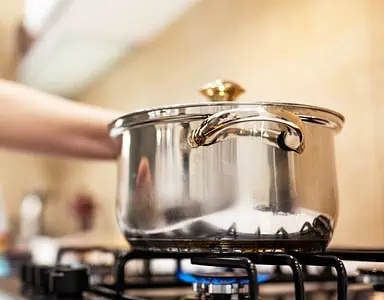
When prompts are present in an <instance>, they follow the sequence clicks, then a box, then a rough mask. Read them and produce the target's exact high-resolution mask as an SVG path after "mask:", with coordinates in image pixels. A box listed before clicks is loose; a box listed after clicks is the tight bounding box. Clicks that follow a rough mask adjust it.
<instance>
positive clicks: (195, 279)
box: [177, 272, 271, 284]
mask: <svg viewBox="0 0 384 300" xmlns="http://www.w3.org/2000/svg"><path fill="white" fill-rule="evenodd" d="M270 277H271V276H270V275H269V274H257V281H258V282H259V283H263V282H266V281H268V280H269V279H270ZM177 278H178V279H180V280H181V281H184V282H187V283H204V284H233V283H238V284H248V283H249V280H248V278H246V277H240V278H236V277H228V278H225V277H215V276H209V275H208V276H206V277H204V276H196V275H193V274H191V273H184V272H178V273H177Z"/></svg>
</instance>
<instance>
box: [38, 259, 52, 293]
mask: <svg viewBox="0 0 384 300" xmlns="http://www.w3.org/2000/svg"><path fill="white" fill-rule="evenodd" d="M53 268H54V267H53V266H44V265H39V266H35V286H34V287H35V291H36V292H38V293H40V294H48V293H49V274H50V272H51V271H52V270H53Z"/></svg>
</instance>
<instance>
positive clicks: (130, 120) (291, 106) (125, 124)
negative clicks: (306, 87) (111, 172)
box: [108, 102, 345, 136]
mask: <svg viewBox="0 0 384 300" xmlns="http://www.w3.org/2000/svg"><path fill="white" fill-rule="evenodd" d="M240 106H241V107H249V108H252V107H255V106H267V107H271V106H272V107H281V108H284V109H287V110H289V111H291V112H293V113H295V114H296V115H298V116H299V117H300V118H301V119H302V121H303V122H306V123H312V124H317V125H321V126H325V127H328V128H332V129H334V130H336V131H337V132H339V131H340V130H341V129H342V127H343V124H344V122H345V118H344V116H343V115H342V114H340V113H338V112H336V111H334V110H331V109H328V108H324V107H320V106H314V105H307V104H299V103H281V102H249V103H247V102H243V103H239V102H235V103H233V102H208V103H192V104H178V105H167V106H159V107H154V108H150V109H142V110H137V111H135V112H132V113H128V114H125V115H122V116H120V117H119V118H117V119H115V120H113V121H112V122H111V123H110V124H109V125H108V128H109V130H110V132H111V136H118V135H120V134H121V133H122V132H123V131H124V130H125V129H131V128H135V127H139V126H141V125H149V124H155V123H158V122H177V121H187V120H190V121H192V120H198V119H204V118H206V117H207V116H209V115H210V114H212V113H213V111H212V112H193V111H191V112H186V110H188V109H189V108H191V109H192V108H198V107H200V108H205V107H209V108H223V109H227V108H228V109H229V108H235V107H240Z"/></svg>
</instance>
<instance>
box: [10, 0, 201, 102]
mask: <svg viewBox="0 0 384 300" xmlns="http://www.w3.org/2000/svg"><path fill="white" fill-rule="evenodd" d="M25 1H26V6H25V8H26V18H25V22H24V23H25V25H26V27H27V29H28V30H29V31H30V32H32V33H35V34H37V35H38V39H37V42H36V43H35V44H34V45H33V47H32V49H31V50H30V51H29V53H28V54H27V55H26V57H25V58H24V59H23V61H22V62H21V64H20V67H19V76H18V79H19V81H21V82H22V83H25V84H28V85H30V86H33V87H35V88H39V89H41V90H44V91H47V92H51V93H56V94H60V95H63V96H73V95H76V94H77V93H79V92H81V91H82V90H83V89H85V88H86V87H87V86H89V84H91V83H92V82H93V81H94V80H95V79H96V78H97V77H98V76H100V75H101V74H102V73H103V72H105V71H107V70H108V69H109V68H110V67H111V66H112V65H113V64H115V63H116V61H117V60H118V59H120V58H121V57H122V56H125V55H127V54H129V52H130V50H132V49H134V48H136V47H138V46H140V45H142V44H143V43H146V42H148V41H150V40H151V39H152V38H153V37H155V36H156V35H158V34H159V33H160V32H161V31H162V30H163V29H164V28H165V27H167V26H168V25H169V24H170V23H172V22H174V21H175V20H177V19H178V18H179V17H180V16H181V15H182V14H183V13H184V12H185V11H186V10H188V9H189V8H190V7H191V5H192V4H194V3H196V2H197V1H199V0H160V1H154V0H140V1H138V0H136V1H135V0H55V1H54V0H25ZM37 8H39V9H37Z"/></svg>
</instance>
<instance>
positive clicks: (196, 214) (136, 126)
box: [110, 81, 344, 252]
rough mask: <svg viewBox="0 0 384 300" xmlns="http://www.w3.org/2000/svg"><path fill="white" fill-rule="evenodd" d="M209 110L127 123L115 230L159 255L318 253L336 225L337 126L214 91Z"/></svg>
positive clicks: (316, 112)
mask: <svg viewBox="0 0 384 300" xmlns="http://www.w3.org/2000/svg"><path fill="white" fill-rule="evenodd" d="M201 92H202V93H203V94H204V95H205V96H207V97H208V98H209V100H210V102H208V103H201V104H191V105H178V106H168V107H162V108H154V109H150V110H143V111H139V112H135V113H131V114H128V115H125V116H122V117H121V118H119V119H117V120H115V121H114V122H113V123H111V125H110V134H111V136H112V137H115V138H118V139H120V142H121V154H120V157H119V159H118V164H119V182H118V191H117V207H116V214H117V220H118V224H119V226H120V229H121V231H122V232H123V234H124V235H125V237H126V239H127V240H128V241H129V243H130V244H131V245H132V246H133V247H137V248H145V249H147V250H154V251H157V250H161V251H164V250H166V251H175V250H177V251H202V252H205V251H207V252H214V251H274V250H306V251H318V250H323V249H325V248H326V246H327V245H328V243H329V241H330V240H331V238H332V234H333V230H334V228H335V225H336V221H337V216H338V192H337V180H336V168H335V150H334V137H335V134H336V133H337V132H339V131H340V129H341V127H342V125H343V122H344V118H343V116H342V115H340V114H339V113H337V112H334V111H331V110H328V109H324V108H319V107H313V106H307V105H299V104H286V103H284V104H283V103H267V102H262V103H237V102H235V101H234V100H235V99H236V98H237V97H238V96H239V95H240V94H241V93H243V92H244V90H243V89H242V88H241V87H240V86H239V85H237V84H235V83H232V82H228V81H216V82H214V83H211V84H208V85H206V86H204V88H203V89H202V90H201Z"/></svg>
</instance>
